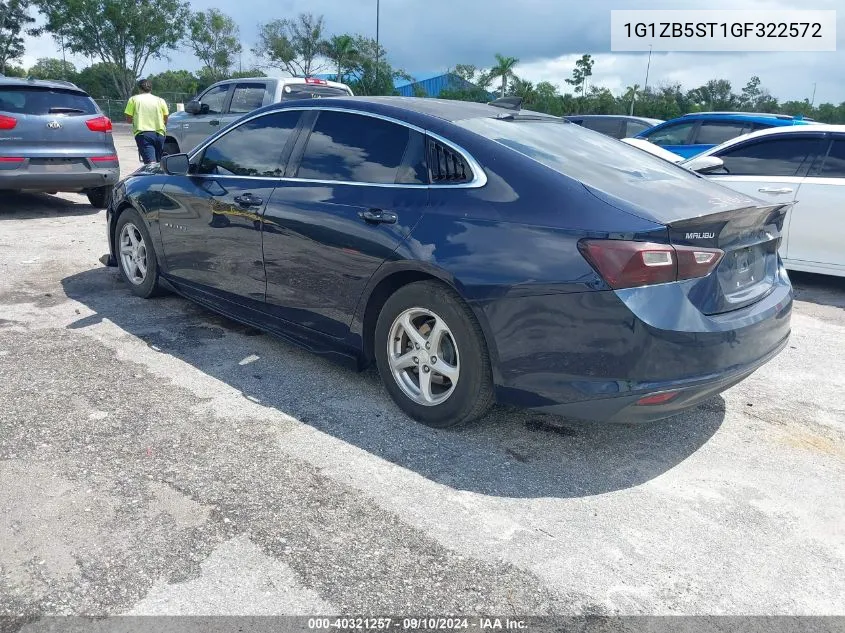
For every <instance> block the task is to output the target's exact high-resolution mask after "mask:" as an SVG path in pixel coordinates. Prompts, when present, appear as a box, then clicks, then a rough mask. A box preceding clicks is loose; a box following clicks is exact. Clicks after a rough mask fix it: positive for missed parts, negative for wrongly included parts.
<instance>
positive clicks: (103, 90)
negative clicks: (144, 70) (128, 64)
mask: <svg viewBox="0 0 845 633" xmlns="http://www.w3.org/2000/svg"><path fill="white" fill-rule="evenodd" d="M130 72H131V71H129V70H127V69H126V68H123V69H121V68H112V67H111V65H110V64H103V63H99V64H91V65H90V66H87V67H86V68H83V69H82V70H80V71H79V73H77V75H76V80H75V81H74V83H75V84H76V85H77V86H79V87H80V88H82V89H83V90H84V91H85V92H87V93H88V94H89V95H91V96H92V97H94V98H95V99H123V98H124V97H123V94H121V93H120V92H119V91H118V90H117V87H116V86H115V83H114V77H115V75H123V74H128V73H130Z"/></svg>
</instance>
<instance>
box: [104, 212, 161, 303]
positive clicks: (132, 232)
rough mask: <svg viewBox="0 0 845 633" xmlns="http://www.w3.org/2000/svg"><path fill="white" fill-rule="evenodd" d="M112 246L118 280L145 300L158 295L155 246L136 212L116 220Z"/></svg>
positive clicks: (123, 214)
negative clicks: (118, 273) (118, 275)
mask: <svg viewBox="0 0 845 633" xmlns="http://www.w3.org/2000/svg"><path fill="white" fill-rule="evenodd" d="M114 244H115V253H116V257H117V268H118V270H119V271H120V277H121V279H123V281H124V282H125V283H126V285H128V286H129V289H130V290H131V291H132V293H133V294H135V295H137V296H139V297H143V298H144V299H148V298H150V297H153V296H155V295H157V294H159V292H160V288H159V283H158V259H157V258H156V253H155V247H154V246H153V242H152V240H151V239H150V233H149V231H148V230H147V224H146V222H144V220H143V219H142V218H141V216H140V215H139V214H138V212H137V211H135V209H126V210H125V211H124V212H123V213H121V214H120V217H119V218H118V219H117V225H116V226H115V229H114ZM124 249H125V250H124Z"/></svg>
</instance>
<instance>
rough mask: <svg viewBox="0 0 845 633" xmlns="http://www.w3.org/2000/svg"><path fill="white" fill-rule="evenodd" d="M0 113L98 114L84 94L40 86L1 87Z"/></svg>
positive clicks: (95, 107)
mask: <svg viewBox="0 0 845 633" xmlns="http://www.w3.org/2000/svg"><path fill="white" fill-rule="evenodd" d="M0 112H12V113H15V114H98V110H97V105H96V104H95V103H94V101H93V100H92V99H91V97H89V96H88V95H86V94H85V93H84V92H79V91H76V90H65V89H62V88H41V87H38V86H0Z"/></svg>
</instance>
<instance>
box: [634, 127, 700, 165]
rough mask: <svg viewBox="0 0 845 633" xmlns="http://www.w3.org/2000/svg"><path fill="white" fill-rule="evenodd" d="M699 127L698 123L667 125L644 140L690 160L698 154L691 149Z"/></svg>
mask: <svg viewBox="0 0 845 633" xmlns="http://www.w3.org/2000/svg"><path fill="white" fill-rule="evenodd" d="M697 125H698V121H676V122H673V123H667V124H665V125H662V126H660V127H658V128H657V129H655V130H654V131H652V132H650V133H649V134H647V135H646V136H645V137H644V138H645V139H646V140H648V141H649V142H651V143H654V144H655V145H658V146H660V147H662V148H663V149H665V150H668V151H670V152H674V153H675V154H677V155H678V156H683V157H684V158H689V157H691V156H694V155H695V154H696V153H698V152H696V151H695V150H690V148H689V142H690V139H691V138H692V136H693V132H694V131H695V128H696V126H697Z"/></svg>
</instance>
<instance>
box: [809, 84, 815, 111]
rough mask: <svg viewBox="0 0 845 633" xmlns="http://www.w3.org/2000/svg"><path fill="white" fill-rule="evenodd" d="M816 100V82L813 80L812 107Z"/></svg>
mask: <svg viewBox="0 0 845 633" xmlns="http://www.w3.org/2000/svg"><path fill="white" fill-rule="evenodd" d="M815 102H816V83H815V82H813V98H812V99H810V107H811V108H812V107H813V104H814V103H815Z"/></svg>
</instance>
